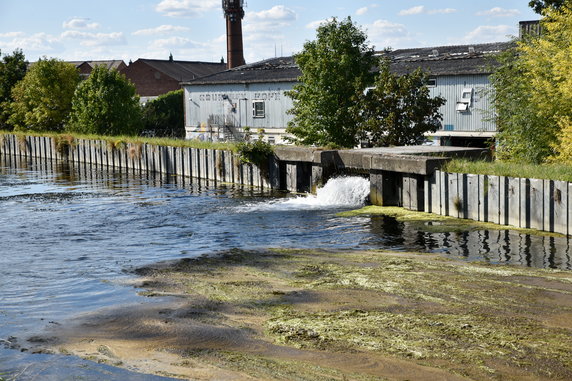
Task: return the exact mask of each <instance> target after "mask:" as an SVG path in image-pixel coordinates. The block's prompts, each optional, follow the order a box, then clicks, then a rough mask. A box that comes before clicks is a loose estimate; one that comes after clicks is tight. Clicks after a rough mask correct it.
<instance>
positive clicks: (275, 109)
mask: <svg viewBox="0 0 572 381" xmlns="http://www.w3.org/2000/svg"><path fill="white" fill-rule="evenodd" d="M293 85H294V83H264V84H249V85H245V84H229V85H201V86H185V106H186V107H185V127H186V129H187V138H191V137H197V136H198V135H200V134H201V133H207V132H208V130H209V128H218V127H219V126H220V127H222V126H223V125H226V126H231V127H233V128H236V129H243V128H244V127H250V129H251V131H252V132H253V133H256V131H257V130H258V129H259V128H263V129H265V131H266V134H267V136H273V135H275V137H277V136H278V135H279V134H283V133H284V128H285V127H286V125H287V124H288V122H289V121H290V120H291V119H292V116H291V115H289V114H287V111H288V110H289V109H290V108H292V100H291V99H290V98H289V97H287V96H286V94H285V91H288V90H291V89H292V86H293ZM253 101H261V102H263V103H264V117H255V116H254V115H253ZM277 142H278V141H277Z"/></svg>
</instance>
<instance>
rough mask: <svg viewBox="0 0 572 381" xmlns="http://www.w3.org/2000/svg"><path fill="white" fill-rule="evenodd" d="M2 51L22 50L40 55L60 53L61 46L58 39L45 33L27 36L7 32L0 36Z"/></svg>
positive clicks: (21, 33)
mask: <svg viewBox="0 0 572 381" xmlns="http://www.w3.org/2000/svg"><path fill="white" fill-rule="evenodd" d="M0 38H2V39H6V40H0V46H2V50H5V51H12V50H15V49H22V50H24V51H25V52H26V53H29V52H34V53H40V54H42V55H44V54H46V53H53V52H57V51H61V49H62V44H61V41H60V39H59V38H58V37H56V36H52V35H50V34H47V33H35V34H32V35H27V34H26V33H23V32H9V33H3V34H1V35H0Z"/></svg>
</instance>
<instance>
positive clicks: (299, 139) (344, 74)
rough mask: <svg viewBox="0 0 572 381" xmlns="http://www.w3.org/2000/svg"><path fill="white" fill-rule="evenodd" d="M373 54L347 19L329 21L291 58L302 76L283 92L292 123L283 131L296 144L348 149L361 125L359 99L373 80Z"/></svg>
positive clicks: (354, 140)
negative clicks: (291, 106)
mask: <svg viewBox="0 0 572 381" xmlns="http://www.w3.org/2000/svg"><path fill="white" fill-rule="evenodd" d="M373 53H374V51H373V49H372V48H371V47H369V46H368V44H367V36H366V34H365V32H364V31H362V30H361V29H360V28H359V27H358V26H356V25H355V24H354V23H353V22H352V20H351V18H349V17H348V18H347V19H345V20H343V21H338V20H337V19H335V18H334V19H333V20H331V21H328V22H326V23H324V24H322V25H320V26H319V27H318V29H317V37H316V39H315V40H314V41H308V42H306V43H305V44H304V48H303V50H302V52H300V53H299V54H297V55H296V56H295V60H296V63H297V64H298V66H299V67H300V70H301V72H302V76H301V77H300V78H299V81H300V83H299V84H297V85H295V86H294V88H293V90H292V91H290V92H289V93H288V95H289V96H290V97H291V98H292V100H293V103H294V107H293V109H292V110H291V111H290V112H291V113H292V114H293V115H294V118H293V120H292V121H291V122H290V123H289V124H288V128H287V129H286V131H287V132H288V133H290V134H292V135H293V136H294V138H293V139H292V140H293V141H294V142H296V143H300V144H305V145H321V146H326V145H332V146H339V147H353V146H355V145H356V144H357V142H358V129H359V125H360V124H361V120H362V119H361V118H362V113H361V107H360V106H361V104H360V99H361V97H362V96H363V91H364V89H365V88H366V86H368V85H369V84H371V83H372V81H373V75H372V73H371V69H372V67H373V66H374V65H375V62H376V60H375V58H374V55H373Z"/></svg>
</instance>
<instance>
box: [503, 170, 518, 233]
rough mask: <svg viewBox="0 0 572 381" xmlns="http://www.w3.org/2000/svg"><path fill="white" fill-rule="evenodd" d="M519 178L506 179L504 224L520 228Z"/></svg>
mask: <svg viewBox="0 0 572 381" xmlns="http://www.w3.org/2000/svg"><path fill="white" fill-rule="evenodd" d="M520 180H521V179H520V178H518V177H506V195H505V197H504V198H505V200H506V202H505V203H506V204H505V205H506V211H507V216H505V217H506V220H505V222H506V224H508V225H512V226H517V227H520V226H521V221H520V220H521V196H520V192H521V189H522V188H521V186H520Z"/></svg>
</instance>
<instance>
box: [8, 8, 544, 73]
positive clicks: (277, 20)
mask: <svg viewBox="0 0 572 381" xmlns="http://www.w3.org/2000/svg"><path fill="white" fill-rule="evenodd" d="M245 10H246V16H245V19H244V20H243V30H244V47H245V51H244V54H245V58H246V60H247V62H254V61H258V60H261V59H265V58H270V57H274V56H275V55H290V54H292V53H295V52H298V51H300V50H301V49H302V46H303V44H304V42H305V41H307V40H312V39H314V37H315V28H316V26H317V25H318V24H319V22H320V21H323V20H326V19H328V18H330V17H338V18H345V17H347V16H351V17H352V19H353V20H354V21H355V22H356V23H357V24H358V25H360V26H361V27H362V28H363V29H364V30H365V31H366V32H367V34H368V36H369V40H370V43H371V45H374V46H375V47H376V49H379V50H381V49H383V48H386V47H391V48H394V49H398V48H410V47H422V46H423V47H428V46H441V45H455V44H472V43H483V42H496V41H506V40H507V39H508V38H509V37H508V36H510V35H516V34H517V25H518V21H521V20H534V19H538V15H536V14H535V13H534V12H532V10H530V8H529V7H528V0H519V1H511V0H481V1H466V0H454V1H453V0H451V1H449V0H435V1H421V0H413V1H409V0H402V1H390V0H378V1H375V0H369V1H361V0H353V1H341V0H333V1H325V0H282V1H280V0H264V1H263V0H247V7H246V9H245ZM15 48H21V49H23V50H24V54H25V55H26V58H27V59H28V60H29V61H35V60H37V59H38V58H39V57H43V56H46V57H56V58H60V59H63V60H98V59H123V60H125V61H126V62H128V61H129V60H133V61H135V60H136V59H137V58H162V59H167V58H168V56H169V53H170V52H172V54H173V56H174V58H175V59H179V60H193V61H196V60H201V61H219V60H220V58H221V57H223V56H224V57H225V60H226V45H225V23H224V18H223V15H222V10H221V1H220V0H115V1H108V0H98V1H77V0H73V1H71V0H51V1H47V0H0V50H1V51H2V53H11V52H12V51H13V50H14V49H15Z"/></svg>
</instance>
